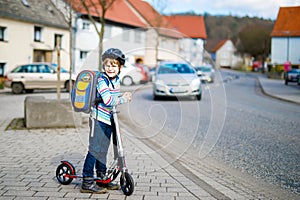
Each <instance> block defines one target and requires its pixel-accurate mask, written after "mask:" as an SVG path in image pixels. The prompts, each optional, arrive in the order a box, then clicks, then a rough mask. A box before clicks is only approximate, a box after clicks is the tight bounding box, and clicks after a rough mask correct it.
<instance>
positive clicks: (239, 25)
mask: <svg viewBox="0 0 300 200" xmlns="http://www.w3.org/2000/svg"><path fill="white" fill-rule="evenodd" d="M204 21H205V26H206V33H207V42H206V45H205V49H206V50H207V51H209V52H211V51H212V49H213V48H214V47H216V45H217V44H218V43H219V42H220V41H221V40H224V39H232V41H233V42H236V41H237V39H238V34H239V32H240V31H241V30H242V29H243V28H244V27H246V26H247V25H253V24H255V25H260V26H265V27H267V28H268V29H273V26H274V23H275V21H272V20H266V19H262V18H257V17H251V18H250V17H235V16H212V15H209V14H205V15H204Z"/></svg>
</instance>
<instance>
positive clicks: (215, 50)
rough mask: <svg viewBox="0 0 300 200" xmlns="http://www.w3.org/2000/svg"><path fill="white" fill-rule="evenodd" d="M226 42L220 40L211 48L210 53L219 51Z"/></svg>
mask: <svg viewBox="0 0 300 200" xmlns="http://www.w3.org/2000/svg"><path fill="white" fill-rule="evenodd" d="M227 41H228V39H225V40H221V41H220V42H219V43H218V44H217V46H216V47H215V48H213V50H212V52H217V51H218V49H220V48H221V47H222V46H223V45H224V44H225V42H227Z"/></svg>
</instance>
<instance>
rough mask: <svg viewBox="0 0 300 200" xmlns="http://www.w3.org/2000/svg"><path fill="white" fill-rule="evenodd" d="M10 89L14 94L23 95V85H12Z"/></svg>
mask: <svg viewBox="0 0 300 200" xmlns="http://www.w3.org/2000/svg"><path fill="white" fill-rule="evenodd" d="M11 89H12V92H13V93H14V94H21V93H23V90H24V85H23V84H22V83H13V84H12V86H11Z"/></svg>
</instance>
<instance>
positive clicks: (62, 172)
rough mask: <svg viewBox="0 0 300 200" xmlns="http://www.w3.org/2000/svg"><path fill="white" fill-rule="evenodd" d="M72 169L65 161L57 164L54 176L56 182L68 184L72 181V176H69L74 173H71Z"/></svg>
mask: <svg viewBox="0 0 300 200" xmlns="http://www.w3.org/2000/svg"><path fill="white" fill-rule="evenodd" d="M73 171H74V170H72V168H71V166H69V165H68V164H66V163H62V164H60V165H58V167H57V169H56V178H57V180H58V182H60V183H61V184H63V185H68V184H70V183H71V182H72V180H73V178H70V176H72V175H75V174H73Z"/></svg>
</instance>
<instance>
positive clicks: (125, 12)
mask: <svg viewBox="0 0 300 200" xmlns="http://www.w3.org/2000/svg"><path fill="white" fill-rule="evenodd" d="M68 1H71V0H68ZM85 2H86V3H87V4H88V3H89V5H92V3H94V5H95V7H93V6H91V7H92V8H91V9H90V13H91V15H92V16H95V17H101V15H102V9H101V6H100V5H99V0H85ZM72 6H73V9H74V10H75V11H77V12H79V13H82V14H88V13H87V12H86V10H85V8H84V7H83V5H82V3H81V0H72ZM105 19H106V20H110V21H114V22H117V23H124V24H127V25H132V26H135V27H146V24H145V23H144V22H143V21H142V20H141V19H140V18H139V17H138V16H137V15H136V14H135V13H134V11H133V10H132V9H131V8H130V7H129V5H128V4H127V2H125V0H116V1H115V2H114V3H113V5H112V6H111V7H110V8H109V9H108V10H107V12H106V14H105Z"/></svg>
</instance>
